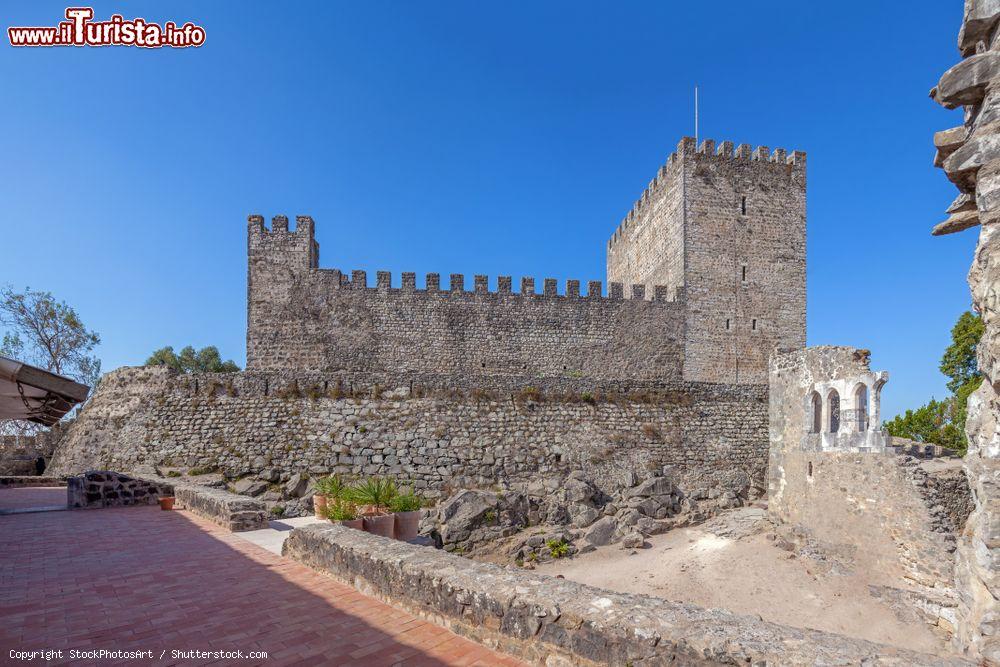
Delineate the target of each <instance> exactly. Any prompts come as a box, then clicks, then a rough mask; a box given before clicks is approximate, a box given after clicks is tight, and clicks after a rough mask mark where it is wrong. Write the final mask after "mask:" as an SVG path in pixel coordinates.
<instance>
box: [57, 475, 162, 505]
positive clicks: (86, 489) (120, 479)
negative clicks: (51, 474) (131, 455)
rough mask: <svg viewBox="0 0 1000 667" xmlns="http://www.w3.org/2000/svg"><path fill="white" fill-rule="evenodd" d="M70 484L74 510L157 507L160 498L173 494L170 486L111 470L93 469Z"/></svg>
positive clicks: (69, 493) (68, 489)
mask: <svg viewBox="0 0 1000 667" xmlns="http://www.w3.org/2000/svg"><path fill="white" fill-rule="evenodd" d="M67 482H68V484H67V491H66V492H67V501H66V502H67V505H68V506H69V507H70V509H93V508H98V507H126V506H129V505H155V504H156V503H157V502H158V496H160V495H170V494H171V488H170V485H169V484H161V483H158V482H154V481H150V480H145V479H138V478H136V477H132V476H130V475H124V474H122V473H117V472H111V471H109V470H90V471H87V472H85V473H83V474H82V475H77V476H76V477H70V478H69V479H68V480H67Z"/></svg>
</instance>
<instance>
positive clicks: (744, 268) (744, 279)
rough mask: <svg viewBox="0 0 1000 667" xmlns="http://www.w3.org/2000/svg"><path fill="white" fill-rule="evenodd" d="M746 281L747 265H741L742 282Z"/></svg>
mask: <svg viewBox="0 0 1000 667" xmlns="http://www.w3.org/2000/svg"><path fill="white" fill-rule="evenodd" d="M746 281H747V265H746V264H744V265H743V282H746Z"/></svg>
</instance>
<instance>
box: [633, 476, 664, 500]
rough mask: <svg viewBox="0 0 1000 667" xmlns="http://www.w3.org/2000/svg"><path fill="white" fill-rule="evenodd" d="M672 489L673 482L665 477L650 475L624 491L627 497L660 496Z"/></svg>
mask: <svg viewBox="0 0 1000 667" xmlns="http://www.w3.org/2000/svg"><path fill="white" fill-rule="evenodd" d="M673 490H674V485H673V483H672V482H671V481H670V480H669V479H667V478H666V477H651V478H650V479H647V480H646V481H644V482H640V483H639V484H638V485H637V486H634V487H632V488H631V489H629V490H628V491H626V492H625V493H626V496H627V497H629V498H636V497H640V498H644V497H649V496H662V495H664V494H667V493H670V492H672V491H673Z"/></svg>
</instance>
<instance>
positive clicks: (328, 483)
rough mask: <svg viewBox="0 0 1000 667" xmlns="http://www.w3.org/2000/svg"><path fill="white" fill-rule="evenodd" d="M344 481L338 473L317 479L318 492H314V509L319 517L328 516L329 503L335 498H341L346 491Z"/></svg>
mask: <svg viewBox="0 0 1000 667" xmlns="http://www.w3.org/2000/svg"><path fill="white" fill-rule="evenodd" d="M344 489H345V487H344V482H343V481H341V479H340V478H339V477H337V476H336V475H330V476H329V477H321V478H320V479H318V480H316V493H314V494H313V510H314V511H315V512H316V517H317V518H320V519H322V518H324V517H325V516H326V513H325V512H326V507H327V504H328V503H329V502H330V500H331V499H333V498H340V497H341V496H342V495H343V493H344Z"/></svg>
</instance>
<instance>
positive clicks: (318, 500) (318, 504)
mask: <svg viewBox="0 0 1000 667" xmlns="http://www.w3.org/2000/svg"><path fill="white" fill-rule="evenodd" d="M313 511H314V512H316V518H318V519H323V518H325V515H324V514H323V512H324V511H326V496H322V495H320V494H318V493H317V494H315V495H313Z"/></svg>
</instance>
